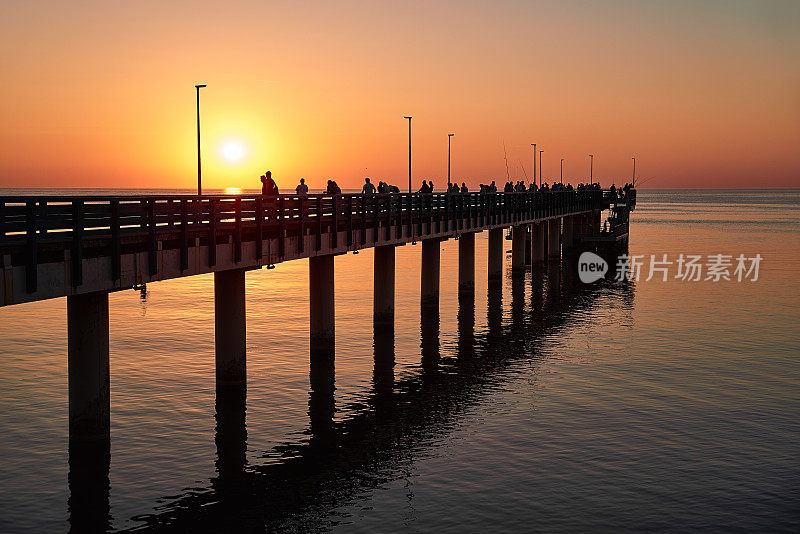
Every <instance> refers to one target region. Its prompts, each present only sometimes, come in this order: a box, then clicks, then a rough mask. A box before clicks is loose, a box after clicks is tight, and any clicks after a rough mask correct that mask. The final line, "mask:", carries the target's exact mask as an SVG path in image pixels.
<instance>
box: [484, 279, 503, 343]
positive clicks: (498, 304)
mask: <svg viewBox="0 0 800 534" xmlns="http://www.w3.org/2000/svg"><path fill="white" fill-rule="evenodd" d="M486 325H487V333H488V335H489V340H490V341H494V340H496V339H499V338H500V336H502V334H503V289H502V286H500V285H498V284H490V285H489V289H488V293H487V295H486Z"/></svg>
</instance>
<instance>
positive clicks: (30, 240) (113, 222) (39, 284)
mask: <svg viewBox="0 0 800 534" xmlns="http://www.w3.org/2000/svg"><path fill="white" fill-rule="evenodd" d="M631 193H633V194H631V195H630V196H629V197H625V198H624V199H622V200H620V198H619V197H618V196H617V195H616V193H613V192H611V191H603V190H587V191H557V192H519V193H443V194H419V193H414V194H391V195H361V194H358V195H334V196H329V195H307V196H297V195H279V196H270V197H268V196H262V195H252V196H248V195H206V196H188V195H177V196H141V197H137V196H119V197H97V196H82V197H45V196H33V197H25V196H14V197H0V274H1V275H2V280H0V305H2V306H9V305H17V304H22V303H26V302H32V301H37V300H43V299H49V298H59V297H66V300H67V314H66V317H67V335H68V340H67V341H68V342H67V347H68V349H67V352H68V354H67V357H68V374H69V377H68V379H69V386H68V388H69V436H70V442H71V443H84V442H104V441H108V440H110V417H111V414H110V391H109V383H110V376H109V357H110V355H109V334H110V333H109V305H108V294H109V292H111V291H120V290H125V289H131V288H135V287H139V286H141V285H143V284H147V283H152V282H156V281H160V280H167V279H170V278H178V277H183V276H192V275H198V274H205V273H211V272H213V273H214V298H215V317H214V325H215V346H216V349H215V362H216V385H217V395H218V398H237V396H240V395H241V392H242V391H244V390H245V389H246V383H247V371H246V368H247V362H246V313H245V283H244V282H245V275H246V272H247V271H248V270H253V269H259V268H262V267H267V268H272V267H274V266H275V265H277V264H278V263H282V262H285V261H291V260H296V259H301V258H308V259H309V295H310V310H309V336H310V352H311V354H310V366H311V373H310V376H311V381H312V390H315V389H316V390H317V391H323V390H325V387H326V384H325V382H326V380H324V379H323V380H315V376H316V377H326V376H329V374H330V373H328V372H327V370H328V369H330V368H332V366H333V361H334V358H335V351H334V347H335V323H336V321H335V317H336V314H335V309H334V295H335V257H336V256H337V255H340V254H345V253H348V252H353V253H357V252H358V251H359V250H360V249H364V248H374V249H375V253H374V265H373V266H372V267H373V284H374V290H373V306H374V321H375V324H376V325H384V326H388V325H393V324H394V307H395V306H394V297H395V248H394V247H396V246H401V245H405V244H409V243H410V244H416V243H417V242H421V258H420V273H421V284H420V306H421V314H422V317H423V318H424V317H425V316H426V315H431V314H432V315H434V316H435V317H436V328H437V329H438V307H439V280H440V243H441V241H442V240H446V239H457V240H458V242H459V244H458V258H459V265H458V292H459V298H460V299H461V298H463V300H464V301H465V302H469V301H470V300H472V299H474V291H475V261H476V258H475V234H476V233H478V232H482V231H487V232H489V248H488V257H487V258H486V260H485V261H487V264H488V277H489V282H490V285H492V284H494V283H495V282H497V281H499V280H500V279H501V277H502V271H503V260H504V253H505V250H504V249H505V246H504V241H505V240H504V233H505V231H510V238H511V239H510V243H511V269H512V273H521V272H524V271H525V269H526V266H528V265H531V264H534V265H535V264H544V263H547V262H549V263H558V262H560V261H561V260H562V258H563V257H566V256H568V255H570V254H571V253H574V252H577V251H579V250H582V249H583V248H585V247H594V246H597V243H600V242H602V241H603V238H604V237H606V238H611V237H613V240H614V242H625V241H626V240H627V219H628V214H629V212H630V210H631V209H633V208H634V206H635V191H632V192H631ZM604 210H610V213H611V216H610V217H609V220H610V221H612V223H613V224H612V229H611V231H609V232H602V229H601V219H602V215H601V214H602V212H603V211H604ZM365 297H366V295H365ZM424 337H425V321H423V338H424ZM424 342H425V340H424V339H423V352H425V347H424V344H425V343H424ZM423 357H424V354H423ZM379 363H380V362H378V361H377V360H376V372H378V367H379ZM227 392H232V393H227ZM218 402H219V400H218ZM312 424H313V422H312Z"/></svg>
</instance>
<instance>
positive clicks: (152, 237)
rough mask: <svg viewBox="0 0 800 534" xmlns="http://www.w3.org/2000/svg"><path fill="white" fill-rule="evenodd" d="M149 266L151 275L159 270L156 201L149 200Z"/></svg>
mask: <svg viewBox="0 0 800 534" xmlns="http://www.w3.org/2000/svg"><path fill="white" fill-rule="evenodd" d="M147 242H148V247H147V267H148V269H147V270H148V274H149V275H150V276H153V275H155V274H156V273H157V272H158V241H157V240H156V201H155V200H148V201H147Z"/></svg>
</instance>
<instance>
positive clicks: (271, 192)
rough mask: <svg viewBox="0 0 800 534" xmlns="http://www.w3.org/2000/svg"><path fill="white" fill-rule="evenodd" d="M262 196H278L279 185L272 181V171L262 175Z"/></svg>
mask: <svg viewBox="0 0 800 534" xmlns="http://www.w3.org/2000/svg"><path fill="white" fill-rule="evenodd" d="M261 194H262V195H266V196H278V184H276V183H275V180H273V179H272V171H267V172H266V173H264V174H262V175H261Z"/></svg>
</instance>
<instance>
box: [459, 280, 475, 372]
mask: <svg viewBox="0 0 800 534" xmlns="http://www.w3.org/2000/svg"><path fill="white" fill-rule="evenodd" d="M474 355H475V293H474V292H472V293H460V294H459V295H458V357H459V358H468V357H472V356H474Z"/></svg>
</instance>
